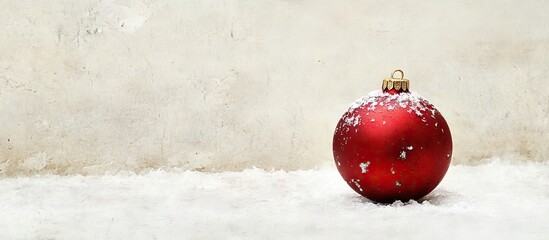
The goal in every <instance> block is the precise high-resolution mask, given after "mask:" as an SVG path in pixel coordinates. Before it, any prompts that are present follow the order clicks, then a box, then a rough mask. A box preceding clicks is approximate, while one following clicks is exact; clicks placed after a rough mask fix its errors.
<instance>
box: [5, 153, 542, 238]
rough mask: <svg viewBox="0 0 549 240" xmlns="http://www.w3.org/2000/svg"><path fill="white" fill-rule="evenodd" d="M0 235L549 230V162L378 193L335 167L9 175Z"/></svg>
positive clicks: (475, 234) (471, 172) (456, 172)
mask: <svg viewBox="0 0 549 240" xmlns="http://www.w3.org/2000/svg"><path fill="white" fill-rule="evenodd" d="M0 211H1V212H0V239H549V164H548V163H529V164H524V165H513V164H509V163H505V162H501V161H496V162H492V163H489V164H485V165H479V166H451V167H450V170H449V172H448V174H447V175H446V178H445V179H444V180H443V182H442V183H441V185H439V187H438V188H437V189H436V190H435V191H434V192H433V193H431V194H430V195H429V196H428V197H427V200H425V201H423V202H421V203H418V202H410V203H394V204H391V205H379V204H374V203H371V202H369V201H368V200H366V199H364V198H363V197H361V196H359V195H357V194H356V193H354V192H353V191H352V190H351V189H350V188H349V187H348V186H347V185H346V184H345V183H344V182H343V180H342V179H341V177H340V176H339V174H338V173H337V171H336V169H335V168H333V167H326V168H323V169H319V170H308V171H294V172H283V171H275V172H266V171H263V170H259V169H250V170H245V171H243V172H225V173H200V172H189V171H187V172H179V173H173V172H170V173H167V172H162V171H157V172H152V173H149V174H146V175H133V174H119V175H113V176H92V177H83V176H74V177H59V176H36V177H30V178H6V179H1V180H0Z"/></svg>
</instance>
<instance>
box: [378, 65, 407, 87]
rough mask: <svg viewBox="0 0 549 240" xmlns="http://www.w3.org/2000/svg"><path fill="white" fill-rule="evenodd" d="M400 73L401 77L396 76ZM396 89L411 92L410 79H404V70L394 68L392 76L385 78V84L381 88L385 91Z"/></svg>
mask: <svg viewBox="0 0 549 240" xmlns="http://www.w3.org/2000/svg"><path fill="white" fill-rule="evenodd" d="M397 72H399V73H400V78H395V73H397ZM392 89H395V90H396V91H398V92H409V91H410V81H408V79H404V72H403V71H402V70H400V69H397V70H394V71H393V73H391V78H385V79H383V85H382V86H381V90H383V91H384V92H386V91H389V90H392Z"/></svg>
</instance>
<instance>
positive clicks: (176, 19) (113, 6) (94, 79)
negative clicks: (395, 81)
mask: <svg viewBox="0 0 549 240" xmlns="http://www.w3.org/2000/svg"><path fill="white" fill-rule="evenodd" d="M0 3H1V5H2V7H1V8H0V22H1V24H0V30H1V32H2V35H1V36H0V175H23V174H34V173H59V174H78V173H79V174H90V173H91V174H94V173H103V172H112V171H119V170H129V171H137V172H139V171H141V170H146V169H150V168H171V167H179V168H183V169H198V170H205V171H218V170H238V169H242V168H246V167H251V166H257V167H263V168H268V169H270V168H284V169H298V168H311V167H314V166H318V165H321V164H324V163H327V162H330V161H332V155H331V141H332V133H333V130H334V127H335V125H336V123H337V121H338V119H339V117H340V116H341V114H342V113H343V112H344V111H345V110H346V109H347V107H348V106H349V104H350V103H351V102H352V101H354V100H355V99H356V98H358V97H361V96H363V95H366V94H367V93H368V92H370V91H371V90H375V89H378V88H379V87H380V85H381V80H382V79H383V78H385V77H387V76H388V74H389V73H390V72H391V71H392V70H393V69H395V68H402V69H403V70H404V71H405V73H406V77H407V78H408V79H410V80H411V87H412V90H414V91H416V92H418V93H420V94H421V95H422V96H424V97H425V98H427V99H429V100H430V101H431V102H432V103H433V104H435V106H437V107H438V109H439V110H440V111H441V112H442V114H443V115H444V116H445V117H446V120H447V121H448V123H449V125H450V128H451V130H452V134H453V137H454V163H471V164H474V163H476V162H479V161H481V160H482V159H483V158H489V157H503V156H512V159H514V160H516V161H543V160H547V159H549V148H548V147H547V143H548V142H549V137H548V134H547V132H548V131H549V122H548V119H549V94H548V91H549V79H547V78H546V76H547V75H549V55H548V54H547V52H549V15H548V14H547V13H546V10H547V9H548V8H549V2H547V1H513V2H511V1H460V3H449V2H444V1H406V2H398V3H397V2H389V1H309V0H305V1H281V0H278V1H262V0H260V1H236V0H235V1H224V0H222V1H216V0H205V1H176V0H172V1H169V0H165V1H147V0H136V1H114V0H112V1H98V0H91V1H8V0H1V1H0Z"/></svg>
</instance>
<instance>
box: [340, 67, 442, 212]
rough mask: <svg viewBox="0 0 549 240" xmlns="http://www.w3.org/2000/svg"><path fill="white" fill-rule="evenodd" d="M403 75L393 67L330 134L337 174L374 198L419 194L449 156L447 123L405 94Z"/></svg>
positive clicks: (431, 185) (429, 186) (435, 180)
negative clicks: (332, 137)
mask: <svg viewBox="0 0 549 240" xmlns="http://www.w3.org/2000/svg"><path fill="white" fill-rule="evenodd" d="M396 72H399V73H400V74H401V77H400V78H398V79H397V78H394V74H395V73H396ZM403 77H404V73H403V72H402V71H401V70H395V71H394V72H393V74H391V78H388V79H384V80H383V85H382V90H381V91H379V90H378V91H374V92H371V93H370V94H369V95H368V96H366V97H363V98H360V99H358V100H357V101H356V102H355V103H353V104H352V105H351V107H350V108H349V110H348V111H347V112H346V113H345V114H343V117H341V119H340V120H339V123H338V124H337V127H336V130H335V133H334V142H333V152H334V159H335V162H336V165H337V169H338V170H339V173H340V174H341V176H342V177H343V179H344V180H345V181H346V182H347V184H349V186H351V188H352V189H353V190H355V191H356V192H357V193H359V194H361V195H362V196H365V197H367V198H368V199H370V200H373V201H376V202H385V203H386V202H394V201H396V200H401V201H408V200H410V199H416V200H417V199H420V198H422V197H424V196H425V195H427V194H428V193H429V192H431V191H432V190H433V189H435V187H436V186H437V185H438V184H439V183H440V181H441V180H442V178H443V177H444V175H445V174H446V171H447V170H448V167H449V166H450V159H451V157H452V136H451V135H450V129H449V128H448V124H447V123H446V121H445V120H444V118H443V117H442V115H441V114H440V112H439V111H438V110H437V109H436V108H435V107H434V106H433V105H432V104H430V103H429V102H428V101H427V100H426V99H424V98H422V97H421V96H419V95H418V94H417V93H415V92H413V93H410V92H409V87H410V85H409V81H408V80H407V79H404V78H403Z"/></svg>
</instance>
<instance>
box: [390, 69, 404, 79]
mask: <svg viewBox="0 0 549 240" xmlns="http://www.w3.org/2000/svg"><path fill="white" fill-rule="evenodd" d="M397 72H398V73H400V78H397V79H398V80H402V79H404V72H403V71H402V70H400V69H397V70H394V71H393V73H391V78H392V79H395V73H397Z"/></svg>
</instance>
